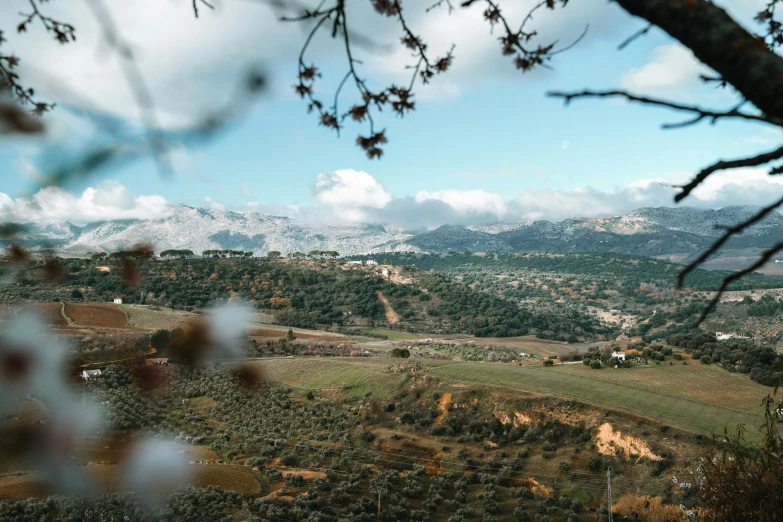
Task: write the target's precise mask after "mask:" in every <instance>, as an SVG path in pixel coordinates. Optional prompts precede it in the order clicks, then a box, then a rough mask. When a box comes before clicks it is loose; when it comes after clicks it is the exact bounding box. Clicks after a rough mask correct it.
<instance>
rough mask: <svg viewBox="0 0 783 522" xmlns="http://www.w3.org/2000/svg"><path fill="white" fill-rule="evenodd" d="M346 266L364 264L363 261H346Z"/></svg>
mask: <svg viewBox="0 0 783 522" xmlns="http://www.w3.org/2000/svg"><path fill="white" fill-rule="evenodd" d="M345 264H346V265H361V264H362V262H361V261H346V262H345Z"/></svg>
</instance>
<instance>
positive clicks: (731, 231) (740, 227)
mask: <svg viewBox="0 0 783 522" xmlns="http://www.w3.org/2000/svg"><path fill="white" fill-rule="evenodd" d="M781 205H783V198H780V199H778V200H777V201H775V202H774V203H772V204H771V205H768V206H766V207H764V208H762V209H761V210H759V211H758V212H757V213H756V214H754V215H753V216H752V217H750V218H749V219H746V220H745V221H743V222H742V223H739V224H737V225H734V226H731V227H726V229H725V232H724V233H723V235H722V236H721V237H720V238H719V239H718V240H717V241H715V243H713V244H712V245H710V247H709V248H708V249H707V250H705V251H704V252H702V254H701V255H700V256H699V257H698V258H697V259H696V260H694V261H692V262H691V263H689V264H688V266H686V267H685V268H683V269H682V271H681V272H680V273H679V275H678V276H677V285H678V286H680V287H682V285H683V283H684V282H685V278H686V277H687V275H688V274H690V273H691V272H693V271H694V270H695V269H696V267H698V266H699V265H700V264H702V263H703V262H705V261H706V260H707V259H709V257H710V256H711V255H712V254H714V253H715V252H717V251H718V250H720V249H721V247H722V246H723V245H724V244H726V242H727V241H728V240H729V239H731V238H732V237H734V236H735V235H737V234H740V233H742V232H743V231H745V230H747V229H748V228H750V227H752V226H753V225H755V224H756V223H758V222H759V221H761V220H762V219H764V218H765V217H767V216H768V215H769V214H770V213H772V211H773V210H775V209H776V208H778V207H780V206H781Z"/></svg>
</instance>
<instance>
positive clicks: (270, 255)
mask: <svg viewBox="0 0 783 522" xmlns="http://www.w3.org/2000/svg"><path fill="white" fill-rule="evenodd" d="M266 257H268V258H269V259H277V258H278V257H280V252H278V251H277V250H270V251H269V252H267V253H266Z"/></svg>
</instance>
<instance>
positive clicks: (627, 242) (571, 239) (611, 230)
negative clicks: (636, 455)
mask: <svg viewBox="0 0 783 522" xmlns="http://www.w3.org/2000/svg"><path fill="white" fill-rule="evenodd" d="M756 210H758V209H757V208H755V207H727V208H723V209H719V210H699V209H694V208H688V207H682V208H666V207H661V208H640V209H637V210H635V211H633V212H630V213H628V214H626V215H623V216H617V217H609V218H590V219H588V218H577V219H567V220H565V221H562V222H559V223H552V222H549V221H527V222H522V223H502V222H501V223H489V224H483V225H473V226H452V225H444V226H442V227H439V228H437V229H435V230H431V231H428V232H422V233H416V232H413V231H410V230H405V229H403V228H402V227H400V226H397V225H380V224H357V225H322V226H318V225H313V224H304V223H298V222H296V221H294V220H292V219H290V218H287V217H281V216H268V215H264V214H258V213H252V212H249V213H239V212H231V211H221V210H205V209H200V208H192V207H187V206H179V207H173V208H172V210H171V214H170V215H169V216H168V217H167V218H164V219H157V220H127V221H104V222H98V223H93V224H90V225H88V226H85V227H77V226H74V225H71V224H70V223H63V224H53V225H30V226H28V227H27V230H26V231H25V232H24V233H23V234H21V235H20V236H18V238H17V241H19V242H21V243H22V244H23V245H24V246H28V247H43V246H47V247H53V248H57V249H58V250H64V251H70V252H88V251H100V250H104V251H115V250H119V249H122V248H126V247H127V246H129V245H133V244H136V243H140V242H150V243H152V244H153V245H154V246H155V248H156V249H157V250H164V249H172V248H174V249H183V248H187V249H190V250H193V251H194V252H196V253H200V252H201V251H203V250H207V249H232V250H246V251H247V250H252V251H254V252H256V253H258V254H262V253H265V252H267V251H269V250H279V251H281V252H283V253H287V252H293V251H297V250H298V251H302V252H308V251H310V250H336V251H337V252H340V253H341V254H344V255H354V254H361V253H376V252H393V251H421V252H448V251H466V250H469V251H473V252H482V251H484V252H487V251H491V252H513V251H550V252H618V253H629V254H637V255H644V256H663V255H669V254H679V255H681V257H682V255H683V254H684V255H688V254H692V253H694V252H697V251H699V250H701V249H703V248H706V247H707V246H709V245H710V244H711V243H712V242H713V241H714V239H715V237H716V236H717V235H718V234H720V231H721V229H720V227H725V226H729V225H734V224H736V223H738V222H740V221H742V220H745V219H747V218H748V217H750V216H751V215H753V213H754V212H755V211H756ZM781 240H783V215H781V214H779V213H772V214H771V215H770V216H768V217H767V218H766V219H765V220H763V221H762V222H761V223H759V224H758V225H757V226H755V227H754V228H753V229H751V230H750V231H748V232H746V233H745V234H743V235H741V236H739V237H737V238H736V239H734V240H732V241H731V242H730V243H729V244H728V245H727V247H728V248H730V249H732V248H733V249H743V248H757V249H758V248H766V247H769V246H771V245H773V244H775V243H777V242H778V241H781Z"/></svg>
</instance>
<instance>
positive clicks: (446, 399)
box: [435, 392, 451, 424]
mask: <svg viewBox="0 0 783 522" xmlns="http://www.w3.org/2000/svg"><path fill="white" fill-rule="evenodd" d="M450 402H451V392H443V394H442V395H441V396H440V402H439V403H438V409H440V415H438V418H437V419H435V424H441V423H442V422H443V419H445V418H446V414H448V412H449V410H448V409H447V408H448V406H449V403H450Z"/></svg>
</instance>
